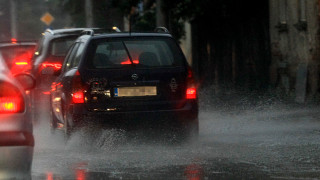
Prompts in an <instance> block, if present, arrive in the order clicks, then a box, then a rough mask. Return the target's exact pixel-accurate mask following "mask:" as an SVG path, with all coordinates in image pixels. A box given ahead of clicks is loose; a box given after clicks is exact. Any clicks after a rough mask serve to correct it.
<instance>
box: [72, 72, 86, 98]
mask: <svg viewBox="0 0 320 180" xmlns="http://www.w3.org/2000/svg"><path fill="white" fill-rule="evenodd" d="M72 89H73V90H72V92H73V93H72V103H75V104H79V103H84V86H83V83H82V81H81V76H80V72H79V71H77V72H76V73H75V75H74V77H73V79H72Z"/></svg>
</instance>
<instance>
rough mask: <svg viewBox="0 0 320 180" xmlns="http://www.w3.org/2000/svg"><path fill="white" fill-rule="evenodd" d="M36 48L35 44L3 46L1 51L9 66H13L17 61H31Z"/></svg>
mask: <svg viewBox="0 0 320 180" xmlns="http://www.w3.org/2000/svg"><path fill="white" fill-rule="evenodd" d="M34 50H35V45H19V46H8V47H3V48H1V49H0V52H1V54H2V57H3V58H4V60H5V62H6V64H7V66H8V68H11V66H12V65H13V64H14V63H15V62H17V61H25V62H26V63H30V61H31V57H32V55H33V53H34Z"/></svg>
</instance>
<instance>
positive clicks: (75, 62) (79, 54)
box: [70, 43, 84, 68]
mask: <svg viewBox="0 0 320 180" xmlns="http://www.w3.org/2000/svg"><path fill="white" fill-rule="evenodd" d="M76 47H77V48H75V51H74V53H75V54H74V56H73V57H72V58H71V59H70V61H71V62H70V63H71V64H70V68H73V67H76V66H78V64H79V62H80V59H81V57H82V54H83V53H82V52H83V49H84V43H77V45H76Z"/></svg>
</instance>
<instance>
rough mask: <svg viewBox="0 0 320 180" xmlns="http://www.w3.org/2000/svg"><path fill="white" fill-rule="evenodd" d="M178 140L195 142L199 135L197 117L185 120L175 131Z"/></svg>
mask: <svg viewBox="0 0 320 180" xmlns="http://www.w3.org/2000/svg"><path fill="white" fill-rule="evenodd" d="M177 134H178V141H179V142H196V141H197V140H198V137H199V121H198V118H195V119H193V120H190V121H187V122H185V123H183V124H181V126H180V127H179V130H178V131H177Z"/></svg>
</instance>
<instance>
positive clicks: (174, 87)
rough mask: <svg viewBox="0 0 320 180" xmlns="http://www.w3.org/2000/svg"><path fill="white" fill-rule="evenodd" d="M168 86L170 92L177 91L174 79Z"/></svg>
mask: <svg viewBox="0 0 320 180" xmlns="http://www.w3.org/2000/svg"><path fill="white" fill-rule="evenodd" d="M169 86H170V88H171V91H172V92H176V90H177V89H178V84H177V81H176V79H175V78H172V79H171V82H170V85H169Z"/></svg>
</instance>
